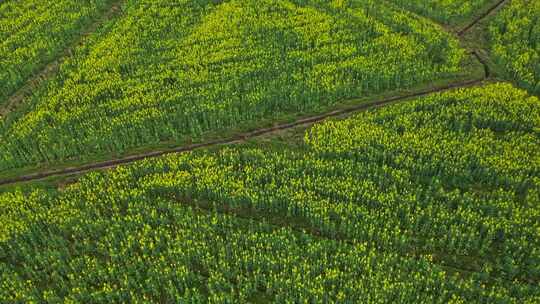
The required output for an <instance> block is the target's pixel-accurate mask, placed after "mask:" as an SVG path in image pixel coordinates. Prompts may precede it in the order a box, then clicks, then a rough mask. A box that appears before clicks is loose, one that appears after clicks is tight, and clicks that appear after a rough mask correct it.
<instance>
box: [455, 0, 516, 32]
mask: <svg viewBox="0 0 540 304" xmlns="http://www.w3.org/2000/svg"><path fill="white" fill-rule="evenodd" d="M507 2H508V0H500V1H498V2H497V3H495V4H494V5H493V6H492V7H491V8H489V9H488V10H487V11H486V12H484V13H483V14H481V15H480V16H478V17H476V18H474V19H473V20H472V21H471V22H470V23H469V24H467V25H466V26H465V27H463V28H462V29H461V30H459V31H458V32H457V33H456V34H457V36H458V37H462V36H464V35H465V34H467V32H468V31H470V30H471V29H472V28H474V27H475V26H476V25H477V24H478V23H480V22H481V21H482V20H484V19H485V18H486V17H488V16H489V15H491V14H492V13H493V12H495V11H496V10H497V9H499V8H501V7H502V6H503V5H504V4H506V3H507Z"/></svg>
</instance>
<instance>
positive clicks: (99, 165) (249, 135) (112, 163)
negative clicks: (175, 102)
mask: <svg viewBox="0 0 540 304" xmlns="http://www.w3.org/2000/svg"><path fill="white" fill-rule="evenodd" d="M507 1H508V0H501V1H499V2H497V3H496V4H495V5H494V6H493V7H491V8H490V9H489V10H488V11H487V12H485V13H484V14H482V15H481V16H479V17H477V18H475V19H474V20H473V21H471V23H470V24H468V25H467V26H465V27H464V28H463V29H461V30H460V31H458V32H457V33H456V35H457V36H458V38H463V36H464V35H465V34H466V33H467V32H468V31H469V30H470V29H472V28H474V27H475V26H476V25H477V24H478V23H479V22H480V21H481V20H483V19H484V18H486V17H487V16H489V15H490V14H492V13H493V12H495V11H496V10H497V9H498V8H500V7H502V5H503V4H505V3H506V2H507ZM120 2H121V1H118V2H117V3H120ZM117 10H118V4H117V5H113V7H112V8H111V10H110V11H109V12H108V13H107V14H106V15H105V16H104V18H102V22H103V21H104V20H106V19H107V18H111V17H112V16H113V15H114V14H115V13H116V11H117ZM107 16H108V17H107ZM98 25H99V23H97V24H94V26H93V27H92V28H93V29H94V30H95V29H96V28H97V26H98ZM92 28H91V29H90V30H89V32H90V31H91V30H92ZM471 55H472V56H474V57H475V58H476V59H477V60H478V61H479V62H480V63H481V64H482V66H483V67H484V75H483V77H482V78H479V79H475V80H469V81H462V82H456V83H452V84H449V85H445V86H440V87H435V88H431V89H426V90H421V91H418V92H415V93H410V94H407V95H400V96H394V97H389V98H385V99H381V100H377V101H372V102H369V103H362V104H359V105H356V106H352V107H349V108H345V109H340V110H334V111H330V112H327V113H324V114H320V115H315V116H310V117H307V118H302V119H298V120H296V121H294V122H291V123H284V124H280V125H276V126H273V127H270V128H261V129H257V130H254V131H251V132H246V133H241V134H238V135H236V136H233V137H230V138H222V139H217V140H213V141H207V142H203V143H198V144H191V145H183V146H178V147H175V148H171V149H165V150H156V151H152V152H147V153H141V154H136V155H131V156H126V157H123V158H117V159H111V160H107V161H101V162H95V163H90V164H86V165H81V166H74V167H67V168H63V169H58V170H50V171H42V172H36V173H32V174H27V175H21V176H17V177H13V178H7V179H3V180H0V186H5V185H13V184H16V183H21V182H31V181H39V180H43V179H46V178H50V177H60V176H68V175H76V174H82V173H86V172H89V171H94V170H104V169H112V168H115V167H118V166H120V165H125V164H129V163H133V162H136V161H140V160H143V159H149V158H156V157H160V156H164V155H168V154H175V153H184V152H189V151H194V150H197V149H202V148H209V147H213V146H220V145H233V144H239V143H243V142H246V141H247V140H250V139H253V138H256V137H260V136H262V135H269V134H273V133H277V132H281V131H283V130H287V129H292V128H296V127H301V126H309V125H312V124H314V123H317V122H320V121H323V120H325V119H328V118H332V117H340V116H344V115H347V114H351V113H354V112H360V111H364V110H368V109H373V108H378V107H382V106H386V105H389V104H393V103H398V102H401V101H405V100H409V99H411V98H415V97H421V96H425V95H429V94H434V93H440V92H444V91H449V90H453V89H458V88H467V87H472V86H476V85H479V84H482V83H483V82H486V81H489V78H490V76H491V72H490V69H489V66H488V64H487V63H486V62H485V60H484V59H483V58H482V57H481V56H480V54H479V52H478V50H472V51H471ZM58 62H59V60H58V61H57V62H55V63H53V64H51V65H53V66H54V64H56V65H58ZM56 68H57V67H56ZM45 70H47V68H46V69H44V71H45ZM45 74H47V73H45ZM40 75H41V73H40V74H38V75H37V76H36V77H34V78H39V77H40ZM0 114H1V112H0Z"/></svg>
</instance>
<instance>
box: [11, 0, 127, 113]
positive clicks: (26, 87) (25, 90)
mask: <svg viewBox="0 0 540 304" xmlns="http://www.w3.org/2000/svg"><path fill="white" fill-rule="evenodd" d="M122 2H123V0H115V1H114V2H112V3H111V5H110V6H109V7H108V9H105V10H104V11H105V13H104V14H101V16H98V17H97V18H96V19H95V20H94V21H93V22H91V23H90V24H89V25H88V26H86V28H84V29H83V30H82V31H81V34H80V35H79V36H78V37H77V38H75V39H74V40H73V41H72V42H71V43H70V44H68V46H67V47H66V48H64V50H63V51H61V52H60V54H59V55H58V56H57V57H56V58H55V59H53V60H52V61H50V62H49V63H46V64H45V65H44V66H43V67H42V68H41V69H39V70H38V71H37V72H36V73H35V74H34V75H32V76H31V77H30V78H28V79H27V80H26V81H25V82H24V84H23V85H22V86H21V87H20V88H18V89H17V90H16V91H15V92H14V93H13V94H11V95H10V96H8V97H7V99H6V100H5V102H4V103H3V104H1V105H0V119H3V118H6V117H7V116H8V115H9V113H11V112H12V111H13V110H14V109H15V108H16V107H17V106H18V105H19V104H21V103H22V102H23V101H24V99H25V98H27V97H28V96H29V95H30V94H31V93H32V91H33V90H34V89H35V88H36V87H38V86H39V85H40V84H42V83H43V82H45V81H47V80H48V79H50V78H51V77H52V76H53V75H55V74H56V73H57V72H58V70H59V69H60V65H61V64H62V62H63V61H64V60H65V59H66V58H67V57H70V56H71V54H72V53H73V51H74V49H75V48H76V47H77V46H79V45H80V44H81V43H83V42H84V38H85V37H87V36H89V35H91V34H92V33H94V32H95V31H97V29H98V28H99V27H100V26H101V25H103V24H105V23H106V22H107V21H108V20H111V19H112V18H113V17H114V16H116V15H118V14H119V13H120V12H121V9H120V6H121V4H122Z"/></svg>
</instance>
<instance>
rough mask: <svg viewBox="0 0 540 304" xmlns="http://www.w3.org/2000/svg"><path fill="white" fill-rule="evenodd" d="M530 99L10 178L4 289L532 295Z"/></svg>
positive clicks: (246, 295)
mask: <svg viewBox="0 0 540 304" xmlns="http://www.w3.org/2000/svg"><path fill="white" fill-rule="evenodd" d="M539 115H540V101H539V100H538V99H537V98H535V97H528V96H527V94H526V93H525V92H524V91H521V90H518V89H515V88H513V87H512V86H510V85H506V84H493V85H488V86H485V87H480V88H473V89H462V90H457V91H454V92H449V93H442V94H435V95H432V96H429V97H426V98H422V99H418V100H415V101H412V102H410V103H407V104H401V105H396V106H390V107H386V108H382V109H378V110H374V111H371V112H367V113H363V114H359V115H357V116H355V117H352V118H349V119H345V120H342V121H328V122H325V123H322V124H319V125H316V126H314V127H313V128H312V129H310V130H308V131H307V132H306V133H305V145H304V146H303V147H297V148H292V147H291V148H280V149H273V148H270V147H268V148H245V149H242V148H224V149H221V150H219V151H214V152H196V153H187V154H182V155H172V156H168V157H164V158H159V159H154V160H145V161H142V162H138V163H136V164H133V165H131V166H125V167H120V168H117V169H115V170H113V171H111V172H107V173H105V172H99V173H98V172H94V173H91V174H88V175H86V176H85V177H83V178H82V179H80V180H79V181H78V182H77V183H75V184H73V185H70V186H69V187H67V188H66V189H64V190H62V191H61V192H50V193H48V192H44V191H39V190H36V191H34V192H31V193H30V194H23V193H21V192H12V193H5V194H3V195H2V196H0V210H1V211H2V212H0V287H1V288H0V301H4V302H14V301H17V300H18V301H21V302H28V301H32V300H33V301H38V302H39V301H45V302H53V301H66V302H106V303H111V302H144V301H151V302H182V301H184V302H190V303H198V302H213V303H239V302H242V303H245V302H258V303H264V302H279V303H529V304H532V303H537V302H538V301H539V300H540V268H539V265H540V221H538V218H539V216H540V206H539V205H538V202H539V201H540V191H539V189H540V150H539V149H538V146H540V136H539V135H540V133H539V132H540V121H539V120H538V117H539ZM254 219H257V221H254ZM278 225H279V226H281V227H279V226H278Z"/></svg>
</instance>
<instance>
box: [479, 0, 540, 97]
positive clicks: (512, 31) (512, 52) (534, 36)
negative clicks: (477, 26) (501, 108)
mask: <svg viewBox="0 0 540 304" xmlns="http://www.w3.org/2000/svg"><path fill="white" fill-rule="evenodd" d="M489 32H490V38H491V44H492V46H491V52H492V53H493V56H494V58H495V60H496V61H497V62H498V63H499V64H500V65H501V66H503V67H504V69H505V72H506V74H505V76H506V78H508V79H510V80H513V81H516V82H517V83H518V84H519V85H520V86H522V87H524V88H526V89H527V90H529V91H531V92H534V93H536V94H540V1H538V0H513V1H510V4H509V5H508V6H507V7H506V8H504V9H503V10H502V11H501V12H500V13H499V14H498V15H497V17H496V18H495V20H494V21H493V22H492V24H491V26H490V28H489Z"/></svg>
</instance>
